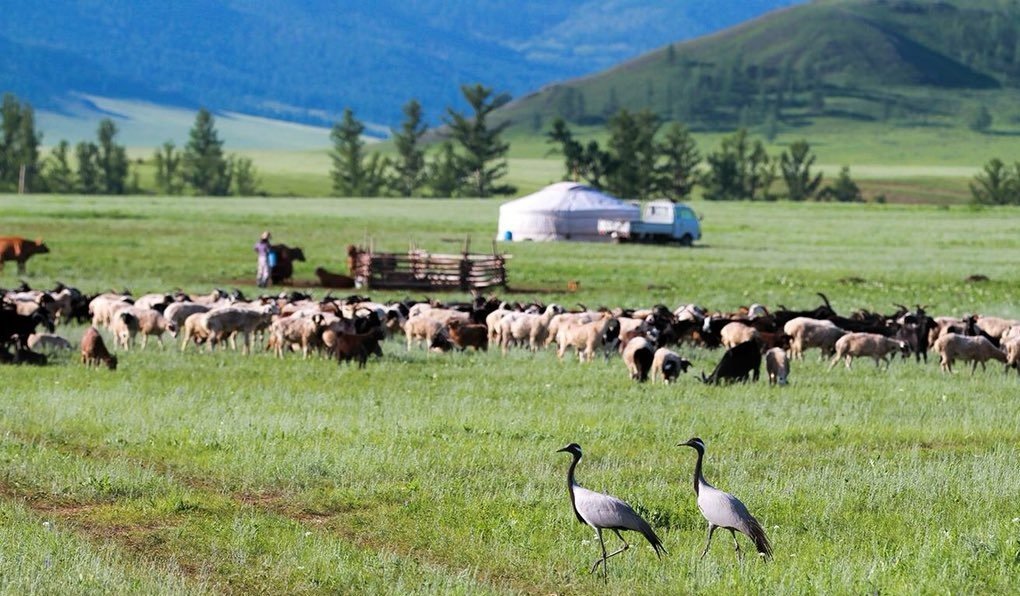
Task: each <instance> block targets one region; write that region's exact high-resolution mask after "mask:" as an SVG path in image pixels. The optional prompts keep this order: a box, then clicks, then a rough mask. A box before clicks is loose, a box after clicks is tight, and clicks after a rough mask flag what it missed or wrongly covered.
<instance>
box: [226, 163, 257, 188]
mask: <svg viewBox="0 0 1020 596" xmlns="http://www.w3.org/2000/svg"><path fill="white" fill-rule="evenodd" d="M227 161H229V162H230V169H231V172H233V174H232V176H231V178H232V179H233V181H234V194H235V195H237V196H239V197H253V196H256V195H258V194H259V193H260V192H261V188H260V185H261V184H262V181H261V180H260V179H259V174H258V170H257V169H256V168H255V164H254V163H253V162H252V160H251V159H250V158H247V157H238V156H236V155H231V156H230V157H229V158H228V160H227Z"/></svg>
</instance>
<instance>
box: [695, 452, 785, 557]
mask: <svg viewBox="0 0 1020 596" xmlns="http://www.w3.org/2000/svg"><path fill="white" fill-rule="evenodd" d="M677 446H678V447H685V446H686V447H693V448H694V450H695V451H697V452H698V463H696V464H695V465H694V494H695V495H697V498H698V509H700V510H701V515H703V516H704V517H705V519H706V520H708V542H706V543H705V550H703V551H701V558H702V559H704V558H705V553H707V552H708V547H709V545H711V544H712V533H713V532H715V530H716V529H717V528H723V529H725V530H729V531H730V534H731V535H732V536H733V546H734V548H735V549H736V551H737V556H738V557H739V556H740V544H739V543H738V542H737V532H740V533H742V534H744V535H746V536H747V537H748V538H750V539H751V541H752V542H754V547H755V548H756V549H758V552H759V553H760V554H761V555H762V556H763V557H764V558H765V560H766V561H767V560H769V559H771V558H772V545H771V544H769V539H768V537H767V536H765V530H764V529H762V527H761V524H760V523H758V520H756V519H755V518H754V516H753V515H751V514H750V512H748V511H747V507H745V506H744V504H743V503H741V502H740V499H738V498H736V497H734V496H733V495H731V494H729V493H727V492H723V491H721V490H719V489H718V488H716V487H714V486H712V485H711V484H709V483H708V481H706V480H705V476H704V475H703V474H702V473H701V462H702V460H703V459H704V458H705V442H704V441H702V440H701V439H699V438H697V437H695V438H693V439H691V440H689V441H687V442H686V443H680V444H678V445H677Z"/></svg>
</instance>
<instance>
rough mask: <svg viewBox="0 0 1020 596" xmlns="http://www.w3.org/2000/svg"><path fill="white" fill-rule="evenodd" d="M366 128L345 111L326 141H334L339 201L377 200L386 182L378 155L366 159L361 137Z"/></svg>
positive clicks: (382, 163)
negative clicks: (371, 198) (356, 199)
mask: <svg viewBox="0 0 1020 596" xmlns="http://www.w3.org/2000/svg"><path fill="white" fill-rule="evenodd" d="M363 132H365V125H364V124H363V123H362V122H361V121H360V120H358V119H357V118H355V117H354V112H353V111H352V110H351V109H350V108H347V109H345V110H344V113H343V117H342V119H341V120H340V122H337V123H335V124H334V125H333V130H332V131H330V133H329V138H330V139H332V141H333V151H332V152H331V153H330V157H331V158H332V159H333V169H332V171H331V172H330V175H331V176H332V178H333V192H334V194H336V195H337V196H341V197H375V196H379V191H380V190H381V189H382V187H383V184H384V182H385V171H384V170H385V168H386V164H387V162H386V160H383V159H382V156H381V155H379V154H378V153H373V154H372V155H371V156H367V155H366V153H365V141H364V140H362V138H361V133H363Z"/></svg>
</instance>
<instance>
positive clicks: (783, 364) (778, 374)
mask: <svg viewBox="0 0 1020 596" xmlns="http://www.w3.org/2000/svg"><path fill="white" fill-rule="evenodd" d="M765 372H766V373H768V375H769V385H776V384H778V385H786V383H787V378H788V377H789V376H790V359H789V358H788V357H787V355H786V350H784V349H783V348H771V349H770V350H769V351H768V352H765Z"/></svg>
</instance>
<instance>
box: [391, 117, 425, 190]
mask: <svg viewBox="0 0 1020 596" xmlns="http://www.w3.org/2000/svg"><path fill="white" fill-rule="evenodd" d="M427 131H428V126H427V125H426V124H425V123H424V122H422V110H421V104H420V103H418V101H417V100H414V99H412V100H411V101H409V102H407V103H406V104H405V105H404V122H403V124H402V125H401V128H400V130H399V131H397V130H391V132H392V135H393V145H394V147H396V149H397V158H396V161H395V163H394V164H393V176H392V177H391V178H390V180H389V186H390V189H392V190H393V192H394V194H396V195H398V196H401V197H410V196H414V195H415V194H416V193H417V192H418V191H419V189H420V188H421V187H422V185H423V184H424V183H425V149H423V148H422V145H421V138H422V137H423V136H424V135H425V133H426V132H427Z"/></svg>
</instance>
